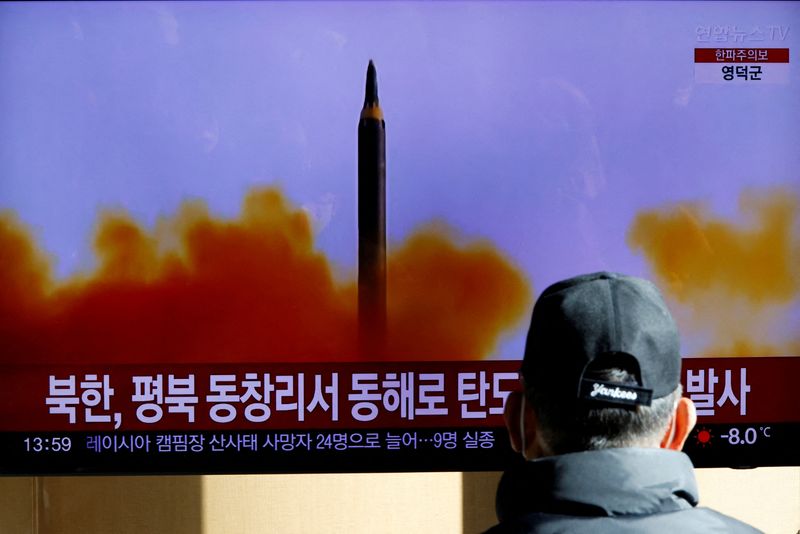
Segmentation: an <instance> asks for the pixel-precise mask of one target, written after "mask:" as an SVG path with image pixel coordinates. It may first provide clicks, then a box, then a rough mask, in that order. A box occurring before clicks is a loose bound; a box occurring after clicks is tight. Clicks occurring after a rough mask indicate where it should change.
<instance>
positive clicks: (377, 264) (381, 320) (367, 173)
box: [358, 60, 386, 357]
mask: <svg viewBox="0 0 800 534" xmlns="http://www.w3.org/2000/svg"><path fill="white" fill-rule="evenodd" d="M358 332H359V351H360V353H361V356H364V357H374V356H377V355H379V353H380V352H381V351H382V348H383V346H384V343H385V338H386V123H385V122H384V120H383V111H382V110H381V107H380V105H379V104H378V77H377V72H376V71H375V65H374V64H373V63H372V60H370V62H369V66H368V67H367V85H366V91H365V95H364V107H363V108H362V109H361V117H360V118H359V121H358Z"/></svg>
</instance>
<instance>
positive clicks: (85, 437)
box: [0, 423, 800, 475]
mask: <svg viewBox="0 0 800 534" xmlns="http://www.w3.org/2000/svg"><path fill="white" fill-rule="evenodd" d="M799 439H800V424H797V423H791V424H787V423H760V424H758V425H750V426H739V425H724V424H723V425H713V424H712V425H700V426H698V427H697V428H696V429H695V430H694V431H693V432H692V434H691V435H690V437H689V439H688V441H687V444H686V446H685V448H684V451H685V452H686V453H687V454H688V455H689V456H690V458H691V459H692V463H693V464H694V465H695V467H739V468H748V467H765V466H789V465H800V454H799V453H798V447H797V443H798V440H799ZM0 459H1V460H0V474H2V475H61V474H112V473H115V474H167V473H175V474H222V473H338V472H411V471H502V470H504V469H507V468H508V467H509V466H511V465H513V463H514V462H518V461H519V455H517V454H516V453H514V452H513V451H512V450H511V447H510V445H509V442H508V436H507V433H506V431H505V429H504V428H490V429H486V428H464V427H457V428H445V429H419V430H408V429H380V430H370V431H364V430H342V431H307V432H300V431H297V430H296V429H282V430H274V431H232V432H213V431H201V432H179V431H176V432H99V433H98V432H66V433H26V432H6V433H0Z"/></svg>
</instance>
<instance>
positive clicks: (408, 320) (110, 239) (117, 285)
mask: <svg viewBox="0 0 800 534" xmlns="http://www.w3.org/2000/svg"><path fill="white" fill-rule="evenodd" d="M94 247H95V253H96V258H97V266H96V268H95V269H94V271H93V272H91V273H84V274H79V275H75V276H73V277H71V278H69V279H67V280H64V281H56V280H54V279H53V277H52V273H51V270H50V263H49V260H48V258H47V257H46V256H45V255H43V254H42V253H41V252H40V251H39V250H38V249H37V247H36V246H35V244H34V241H33V240H32V238H31V236H30V232H29V231H28V230H27V229H25V228H24V227H23V226H22V225H21V224H20V223H19V222H18V221H17V220H16V219H15V218H14V217H13V216H11V215H10V214H7V213H6V214H2V216H0V250H2V251H3V261H2V262H0V346H2V347H3V350H2V353H1V354H0V363H16V362H18V363H36V362H65V363H66V362H69V363H89V362H91V363H100V362H115V363H121V362H125V363H147V362H198V363H199V362H214V361H219V362H227V361H312V360H313V361H348V360H356V359H357V358H358V356H357V355H358V350H357V345H356V344H357V337H358V336H357V323H356V317H357V313H356V311H357V310H356V302H357V298H356V284H355V282H354V281H348V282H346V283H344V284H339V283H337V282H336V281H335V279H334V277H333V275H332V268H331V265H330V264H329V262H328V260H327V259H326V258H325V257H324V255H323V254H322V253H320V252H319V251H317V250H315V248H314V243H313V234H312V230H311V225H310V222H309V220H308V218H307V216H306V214H305V213H304V212H303V211H301V210H299V209H294V208H293V207H291V206H290V205H288V203H287V202H286V200H285V199H284V198H283V196H282V195H281V194H280V193H279V192H278V191H276V190H273V189H267V190H259V191H253V192H251V193H250V194H248V195H247V197H246V198H245V201H244V205H243V208H242V211H241V214H240V215H239V217H238V218H236V219H234V220H222V219H220V218H216V217H213V216H212V215H210V214H209V213H208V210H207V209H206V207H205V205H204V204H202V203H199V202H194V203H185V204H184V205H182V206H181V208H180V209H179V211H178V213H177V214H176V215H174V216H173V217H170V218H165V219H162V220H160V221H159V222H158V224H157V225H156V227H155V229H153V230H152V231H148V230H147V229H144V228H142V227H141V226H140V225H139V224H138V223H137V222H136V221H135V220H133V219H132V218H131V217H130V216H128V215H127V214H125V213H117V212H109V213H104V214H102V216H101V218H100V221H99V223H98V228H97V231H96V234H95V239H94ZM388 269H389V271H388V274H389V280H388V284H389V295H388V298H389V310H388V316H389V319H388V320H389V324H388V327H389V334H388V339H387V343H386V351H385V354H380V355H376V357H382V358H391V359H408V360H415V359H445V358H459V359H477V358H481V357H484V356H486V355H487V354H488V352H490V351H491V349H492V348H493V347H494V346H495V343H496V341H497V339H498V337H499V336H500V334H501V333H502V332H503V331H504V330H505V329H507V328H509V327H511V326H513V325H514V324H515V323H516V322H517V321H518V320H519V319H520V318H521V315H522V314H523V312H524V310H525V308H526V306H527V304H528V301H529V299H530V289H529V287H528V284H527V282H526V281H525V279H524V277H523V275H522V274H521V273H520V272H519V271H518V270H517V269H515V268H514V267H513V266H512V265H511V264H510V263H509V262H508V261H507V260H506V259H504V258H503V257H502V256H501V255H500V254H499V253H498V252H497V251H495V250H494V249H493V248H492V247H491V246H489V245H487V244H484V245H471V246H467V247H459V246H456V245H454V244H453V243H452V241H451V240H449V239H448V238H447V237H445V235H444V234H442V233H437V232H435V231H432V230H423V231H421V232H418V233H416V234H415V235H413V236H412V237H411V238H410V239H409V240H408V242H407V243H405V244H403V245H401V246H400V247H399V248H398V250H397V252H396V253H393V254H391V255H390V257H389V265H388Z"/></svg>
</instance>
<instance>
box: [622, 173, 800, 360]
mask: <svg viewBox="0 0 800 534" xmlns="http://www.w3.org/2000/svg"><path fill="white" fill-rule="evenodd" d="M799 207H800V197H799V196H798V194H797V193H796V192H794V191H792V190H783V189H781V190H771V191H761V192H756V191H747V192H745V193H743V194H742V195H741V197H740V203H739V209H740V213H741V215H742V219H743V220H744V222H742V223H737V222H733V221H727V220H724V219H722V218H719V217H715V216H713V215H712V214H710V213H709V212H708V210H707V209H706V208H705V207H703V206H702V205H700V204H696V203H694V204H692V203H685V204H679V205H676V206H673V207H671V208H668V209H662V210H653V211H645V212H642V213H640V214H638V215H637V217H636V218H635V220H634V222H633V225H632V227H631V229H630V231H629V233H628V243H629V245H630V246H631V247H632V248H633V249H634V250H639V251H642V252H643V253H644V255H645V257H646V258H647V260H648V262H649V264H650V266H651V268H652V270H653V272H654V274H655V276H656V278H657V279H658V282H659V284H660V285H661V287H662V288H663V289H664V290H665V292H666V293H667V294H668V296H669V297H670V298H671V300H672V302H673V304H674V306H675V308H676V310H675V311H676V315H677V318H678V321H679V323H680V326H681V327H682V329H683V330H684V331H686V332H691V333H693V334H694V335H697V336H699V337H701V338H704V341H705V345H706V348H705V349H703V350H702V352H701V354H698V355H709V356H713V355H716V356H779V355H788V354H800V325H798V324H797V321H798V319H797V313H796V311H797V310H796V308H797V306H798V297H800V269H798V265H800V228H798V222H799V221H798V208H799ZM792 307H794V312H795V314H794V318H792Z"/></svg>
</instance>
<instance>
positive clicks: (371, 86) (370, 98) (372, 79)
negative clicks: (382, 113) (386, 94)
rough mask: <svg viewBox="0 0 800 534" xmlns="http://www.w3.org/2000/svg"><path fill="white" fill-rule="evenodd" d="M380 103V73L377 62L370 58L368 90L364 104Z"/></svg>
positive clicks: (373, 104)
mask: <svg viewBox="0 0 800 534" xmlns="http://www.w3.org/2000/svg"><path fill="white" fill-rule="evenodd" d="M376 105H378V73H377V71H376V70H375V64H374V63H373V62H372V60H371V59H370V60H369V66H368V67H367V90H366V92H365V94H364V106H376Z"/></svg>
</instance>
